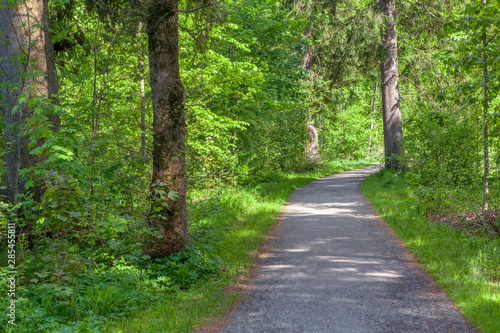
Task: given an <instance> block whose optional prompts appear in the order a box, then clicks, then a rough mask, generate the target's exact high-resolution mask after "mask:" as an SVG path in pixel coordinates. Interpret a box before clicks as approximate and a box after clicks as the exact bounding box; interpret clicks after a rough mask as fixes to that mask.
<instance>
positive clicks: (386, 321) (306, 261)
mask: <svg viewBox="0 0 500 333" xmlns="http://www.w3.org/2000/svg"><path fill="white" fill-rule="evenodd" d="M376 170H377V167H371V168H365V169H358V170H354V171H349V172H344V173H341V174H337V175H333V176H329V177H325V178H322V179H319V180H317V181H314V182H312V183H310V184H308V185H306V186H304V187H302V188H299V189H297V190H296V191H295V192H294V193H292V195H291V196H290V199H289V203H288V204H287V206H286V208H285V211H284V214H283V218H282V220H281V228H280V230H279V231H278V232H277V233H276V239H275V240H273V241H272V242H271V243H270V244H269V246H270V248H271V249H272V250H271V251H270V252H269V254H268V255H267V256H266V257H265V258H263V259H262V261H261V265H260V267H259V268H258V270H257V272H256V277H255V280H254V281H253V283H251V287H250V288H249V290H248V292H247V295H246V301H245V302H243V303H242V304H241V305H240V306H238V307H237V308H236V309H235V310H234V312H233V314H232V315H231V316H230V317H229V324H228V325H227V326H226V327H225V328H224V329H223V331H224V332H332V331H336V332H400V331H412V332H476V329H475V328H474V327H472V326H471V325H470V324H469V323H468V322H467V320H465V319H464V317H463V316H462V315H461V314H460V312H459V311H458V308H457V307H456V306H455V305H454V304H453V303H452V302H451V301H450V300H449V298H448V297H447V295H446V294H445V293H444V292H443V291H442V289H441V288H439V287H438V286H437V285H436V284H435V282H434V280H433V279H432V278H431V277H430V276H429V275H428V274H427V273H425V271H424V270H423V269H422V268H421V266H420V265H419V264H418V262H417V261H416V260H415V258H414V257H413V256H412V255H411V254H410V253H409V251H408V250H407V248H406V247H405V246H404V245H403V243H401V242H400V241H399V240H398V239H397V238H396V236H395V235H394V233H393V232H392V231H391V230H390V229H389V228H388V227H387V226H386V224H385V223H384V222H383V221H382V220H381V219H379V218H378V215H377V213H376V212H375V211H374V209H373V208H372V206H371V205H370V203H369V202H368V201H367V200H366V199H365V198H364V197H363V195H362V194H361V192H360V191H359V184H360V183H361V181H362V180H363V179H364V178H366V177H367V176H368V175H369V174H370V173H373V172H374V171H376ZM457 220H459V219H457Z"/></svg>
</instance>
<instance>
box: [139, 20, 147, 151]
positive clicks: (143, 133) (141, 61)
mask: <svg viewBox="0 0 500 333" xmlns="http://www.w3.org/2000/svg"><path fill="white" fill-rule="evenodd" d="M137 40H138V43H139V45H140V49H141V50H143V37H142V22H139V32H138V33H137ZM144 72H145V68H144V58H143V53H142V52H141V53H140V54H139V75H140V76H141V82H140V98H141V127H140V128H141V157H142V158H143V159H146V91H145V81H146V80H145V79H144Z"/></svg>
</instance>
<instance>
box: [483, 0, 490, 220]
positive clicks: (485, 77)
mask: <svg viewBox="0 0 500 333" xmlns="http://www.w3.org/2000/svg"><path fill="white" fill-rule="evenodd" d="M484 6H486V0H483V7H484ZM487 46H488V43H487V41H486V27H483V48H484V52H483V81H484V86H483V95H484V101H483V151H484V154H483V160H484V175H483V210H488V202H489V180H488V178H489V174H490V158H489V145H488V51H486V47H487Z"/></svg>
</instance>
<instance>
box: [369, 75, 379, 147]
mask: <svg viewBox="0 0 500 333" xmlns="http://www.w3.org/2000/svg"><path fill="white" fill-rule="evenodd" d="M377 90H378V81H375V89H374V92H373V102H372V114H371V119H372V122H371V123H370V137H369V138H368V156H367V157H372V134H373V121H374V120H375V109H376V107H377Z"/></svg>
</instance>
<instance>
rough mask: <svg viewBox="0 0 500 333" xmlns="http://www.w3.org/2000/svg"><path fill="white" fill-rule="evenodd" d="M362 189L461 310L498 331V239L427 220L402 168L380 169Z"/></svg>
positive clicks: (479, 324) (485, 327)
mask: <svg viewBox="0 0 500 333" xmlns="http://www.w3.org/2000/svg"><path fill="white" fill-rule="evenodd" d="M361 190H362V192H363V194H364V195H365V196H366V197H367V198H368V199H369V200H370V201H371V202H372V204H373V205H374V206H375V208H376V209H377V211H378V212H379V214H380V215H381V217H382V218H383V219H384V220H385V221H386V222H387V223H388V225H389V226H390V227H391V228H392V229H393V230H394V231H395V232H396V234H397V235H398V236H399V237H400V238H401V239H402V240H403V241H404V242H405V243H406V244H407V245H408V248H409V249H410V250H411V251H412V252H413V254H414V255H415V256H416V257H417V258H418V260H419V261H420V263H421V264H422V265H423V266H424V268H425V269H426V270H427V271H428V272H429V273H430V274H431V275H432V276H433V277H434V278H435V279H436V282H437V283H438V284H439V285H440V286H442V287H443V288H444V289H445V290H446V291H447V293H448V295H449V296H450V297H451V299H452V300H453V301H455V302H456V304H457V305H458V306H459V307H460V310H461V311H462V312H463V313H464V314H465V316H467V317H468V318H469V319H470V320H471V322H472V323H473V324H474V325H476V326H477V327H479V328H481V329H482V330H484V331H485V332H491V333H493V332H500V328H499V327H500V326H499V323H500V279H499V278H500V274H499V273H500V240H499V239H498V238H491V237H489V236H487V235H483V236H481V235H477V234H475V235H472V234H470V233H467V232H464V231H458V230H455V229H452V228H451V227H449V226H447V225H443V224H436V223H433V222H431V221H430V220H429V219H427V217H426V214H425V210H423V209H422V206H421V205H420V203H419V202H417V200H416V198H415V195H414V193H413V190H412V189H411V187H410V186H409V185H408V183H407V182H406V180H405V177H404V173H401V172H394V171H390V170H383V171H380V172H378V173H377V174H375V175H372V176H370V177H368V179H366V180H365V181H364V182H363V183H362V184H361Z"/></svg>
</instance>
